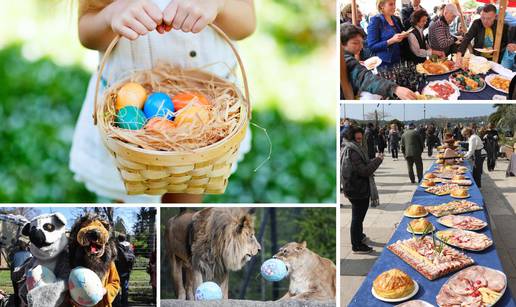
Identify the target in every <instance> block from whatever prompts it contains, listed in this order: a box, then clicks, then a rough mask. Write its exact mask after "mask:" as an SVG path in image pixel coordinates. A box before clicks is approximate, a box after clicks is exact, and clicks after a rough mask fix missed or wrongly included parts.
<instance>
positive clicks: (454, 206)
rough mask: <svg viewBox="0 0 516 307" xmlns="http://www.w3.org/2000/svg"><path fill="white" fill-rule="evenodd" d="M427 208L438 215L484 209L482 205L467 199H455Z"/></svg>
mask: <svg viewBox="0 0 516 307" xmlns="http://www.w3.org/2000/svg"><path fill="white" fill-rule="evenodd" d="M425 208H426V210H427V211H428V212H430V213H431V214H432V215H434V216H436V217H441V216H445V215H450V214H461V213H466V212H472V211H478V210H482V207H481V206H479V205H478V204H476V203H474V202H471V201H467V200H454V201H451V202H449V203H446V204H442V205H438V206H426V207H425Z"/></svg>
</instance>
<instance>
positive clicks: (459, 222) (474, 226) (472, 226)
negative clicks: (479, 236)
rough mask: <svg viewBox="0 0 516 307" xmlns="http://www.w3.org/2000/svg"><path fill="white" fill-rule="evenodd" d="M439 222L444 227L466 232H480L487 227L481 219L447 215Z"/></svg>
mask: <svg viewBox="0 0 516 307" xmlns="http://www.w3.org/2000/svg"><path fill="white" fill-rule="evenodd" d="M437 221H438V222H439V223H441V224H442V225H444V226H447V227H452V228H457V229H464V230H480V229H482V228H484V227H486V226H487V223H486V222H484V221H482V220H481V219H477V218H476V217H473V216H464V215H445V216H443V217H441V218H439V219H438V220H437Z"/></svg>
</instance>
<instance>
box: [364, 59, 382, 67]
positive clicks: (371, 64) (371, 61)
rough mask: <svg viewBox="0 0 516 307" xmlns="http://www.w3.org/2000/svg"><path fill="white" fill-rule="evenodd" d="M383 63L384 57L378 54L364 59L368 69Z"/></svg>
mask: <svg viewBox="0 0 516 307" xmlns="http://www.w3.org/2000/svg"><path fill="white" fill-rule="evenodd" d="M381 64H382V59H380V58H379V57H377V56H374V57H371V58H369V59H367V60H365V61H364V66H365V67H366V68H367V69H368V70H373V69H375V68H377V67H378V66H380V65H381Z"/></svg>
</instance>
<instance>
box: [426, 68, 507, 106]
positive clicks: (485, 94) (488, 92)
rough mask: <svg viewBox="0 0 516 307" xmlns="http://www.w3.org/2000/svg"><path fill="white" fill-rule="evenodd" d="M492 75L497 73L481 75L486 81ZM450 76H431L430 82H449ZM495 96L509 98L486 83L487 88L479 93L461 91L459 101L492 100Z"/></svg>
mask: <svg viewBox="0 0 516 307" xmlns="http://www.w3.org/2000/svg"><path fill="white" fill-rule="evenodd" d="M491 74H496V73H495V72H493V71H489V72H488V73H487V74H485V75H481V76H482V78H484V79H485V77H487V76H489V75H491ZM450 75H451V73H449V74H445V75H439V76H429V77H428V81H440V80H449V77H450ZM494 95H501V96H505V97H506V96H507V94H505V93H504V92H500V91H497V90H495V89H493V88H492V87H490V86H489V85H488V84H487V83H486V88H485V89H483V90H482V91H480V92H477V93H468V92H462V91H461V92H460V96H459V100H492V99H493V96H494Z"/></svg>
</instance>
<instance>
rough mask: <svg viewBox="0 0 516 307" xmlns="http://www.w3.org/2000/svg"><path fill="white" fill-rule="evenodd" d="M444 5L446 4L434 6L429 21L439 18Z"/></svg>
mask: <svg viewBox="0 0 516 307" xmlns="http://www.w3.org/2000/svg"><path fill="white" fill-rule="evenodd" d="M445 7H446V4H441V5H436V6H434V10H433V14H432V19H431V20H430V22H433V21H437V20H438V19H439V18H441V16H442V15H443V11H444V8H445Z"/></svg>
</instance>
